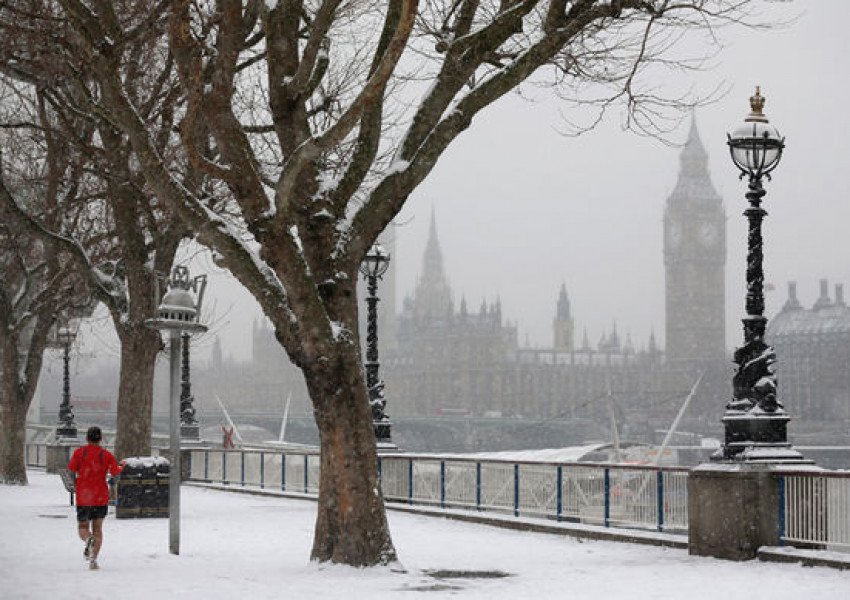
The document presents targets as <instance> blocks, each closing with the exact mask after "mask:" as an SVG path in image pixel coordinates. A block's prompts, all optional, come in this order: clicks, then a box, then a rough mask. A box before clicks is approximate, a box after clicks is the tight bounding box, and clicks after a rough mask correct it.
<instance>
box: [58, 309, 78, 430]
mask: <svg viewBox="0 0 850 600" xmlns="http://www.w3.org/2000/svg"><path fill="white" fill-rule="evenodd" d="M73 323H74V321H73V320H71V319H65V320H64V321H63V324H62V325H61V326H59V325H58V323H57V328H56V343H57V345H58V346H59V347H61V348H62V352H63V355H62V365H63V367H62V402H61V403H60V404H59V422H58V424H57V426H56V437H57V438H59V439H60V440H61V439H76V438H77V425H76V423H74V407H73V406H72V405H71V374H70V362H71V345H72V344H73V343H74V340H75V339H77V329H76V327H74V326H73ZM77 325H79V323H77Z"/></svg>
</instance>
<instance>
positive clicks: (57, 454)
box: [44, 443, 72, 473]
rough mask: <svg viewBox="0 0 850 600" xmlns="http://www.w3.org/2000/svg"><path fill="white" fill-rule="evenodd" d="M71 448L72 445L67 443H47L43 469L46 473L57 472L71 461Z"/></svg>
mask: <svg viewBox="0 0 850 600" xmlns="http://www.w3.org/2000/svg"><path fill="white" fill-rule="evenodd" d="M71 450H72V446H71V445H69V444H62V443H59V444H48V445H47V463H46V465H45V469H44V470H45V471H47V472H48V473H58V472H59V470H60V469H64V468H65V467H67V466H68V463H69V462H71Z"/></svg>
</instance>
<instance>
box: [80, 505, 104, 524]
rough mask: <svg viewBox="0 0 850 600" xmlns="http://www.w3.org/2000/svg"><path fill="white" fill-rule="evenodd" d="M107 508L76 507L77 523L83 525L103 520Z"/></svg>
mask: <svg viewBox="0 0 850 600" xmlns="http://www.w3.org/2000/svg"><path fill="white" fill-rule="evenodd" d="M107 510H109V506H108V505H106V504H104V505H103V506H78V507H77V522H78V523H85V522H86V521H94V520H95V519H105V518H106V511H107Z"/></svg>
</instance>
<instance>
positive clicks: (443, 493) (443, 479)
mask: <svg viewBox="0 0 850 600" xmlns="http://www.w3.org/2000/svg"><path fill="white" fill-rule="evenodd" d="M445 507H446V461H444V460H441V461H440V508H445Z"/></svg>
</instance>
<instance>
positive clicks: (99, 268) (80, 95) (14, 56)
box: [0, 0, 201, 457]
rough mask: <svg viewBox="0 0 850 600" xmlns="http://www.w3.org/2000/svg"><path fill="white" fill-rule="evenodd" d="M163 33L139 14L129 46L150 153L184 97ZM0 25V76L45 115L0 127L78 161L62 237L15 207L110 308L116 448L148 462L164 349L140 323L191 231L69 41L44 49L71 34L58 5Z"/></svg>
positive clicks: (5, 14)
mask: <svg viewBox="0 0 850 600" xmlns="http://www.w3.org/2000/svg"><path fill="white" fill-rule="evenodd" d="M142 25H143V26H142ZM164 25H165V20H164V18H163V17H162V16H159V18H157V17H156V14H153V18H150V19H146V18H144V17H141V20H140V29H139V30H138V31H137V32H136V33H135V34H134V35H132V36H128V38H129V39H128V40H127V43H126V45H125V53H126V56H127V61H126V63H125V65H124V71H123V73H122V75H123V76H124V78H125V80H126V84H125V92H126V93H128V94H130V96H131V98H132V101H133V103H134V105H136V106H137V107H138V115H139V117H140V118H142V119H143V120H145V122H146V127H147V128H148V131H149V132H150V133H151V135H152V136H153V138H154V139H155V148H156V151H157V152H158V153H159V154H160V155H161V156H169V155H170V154H172V153H171V147H172V146H173V145H174V143H175V142H176V141H177V138H176V135H175V133H174V119H175V116H176V115H177V114H178V113H179V111H180V98H179V92H178V91H177V90H176V85H175V84H176V74H175V72H174V68H173V63H172V60H171V59H170V57H169V55H168V50H167V44H166V41H165V39H164V36H163V34H164ZM0 27H2V28H3V32H4V34H5V35H4V39H5V41H4V43H2V44H0V56H2V62H0V73H2V74H3V77H4V79H5V82H6V84H7V85H8V86H9V87H14V88H16V89H17V90H18V92H19V94H20V95H24V96H25V95H27V94H28V95H31V96H38V98H39V100H40V102H39V105H40V107H41V112H42V113H43V118H42V119H41V121H40V122H39V123H34V122H25V121H24V120H22V119H20V118H18V117H17V115H16V113H14V112H10V111H6V118H5V119H3V123H0V127H3V126H5V127H14V128H15V129H18V130H26V131H28V133H29V139H30V140H31V142H32V143H34V144H46V143H50V142H51V141H52V143H54V144H62V146H63V147H64V148H65V149H66V150H67V151H68V152H71V153H72V154H73V155H74V156H75V157H77V159H78V161H79V163H80V164H81V165H82V168H81V169H80V170H79V171H78V172H77V176H78V177H79V180H78V181H77V182H76V184H77V187H78V189H80V190H85V191H84V193H80V194H78V198H77V202H76V203H74V204H73V205H72V204H70V203H67V202H66V203H64V204H63V210H64V211H65V222H64V223H65V225H66V226H65V228H64V231H59V230H57V229H54V228H51V227H49V226H46V225H45V223H44V221H43V220H42V219H41V218H40V215H38V214H37V213H36V212H33V211H32V210H27V209H26V208H25V207H22V206H14V207H11V210H13V211H16V212H17V213H18V217H19V218H20V219H21V222H22V223H23V224H25V226H27V227H28V228H29V230H30V232H31V233H32V234H33V235H41V236H43V237H45V239H49V238H52V241H51V243H57V244H59V245H60V246H61V247H63V248H64V250H65V251H67V252H69V253H70V255H71V256H72V257H73V258H74V260H75V261H76V262H77V264H78V266H79V267H80V268H81V269H82V270H83V272H85V273H86V274H87V277H88V278H89V279H90V284H91V289H92V290H93V293H94V295H95V298H96V299H97V300H98V301H100V302H102V303H103V304H104V305H105V306H106V307H107V309H108V310H109V312H110V315H111V317H112V322H113V324H114V326H115V330H116V332H117V335H118V338H119V340H120V343H121V362H120V365H121V366H120V369H121V370H120V377H119V389H118V408H117V433H116V449H115V452H116V455H118V456H119V457H126V456H137V455H147V454H150V450H151V433H152V414H153V377H154V367H155V362H156V357H157V353H158V352H159V350H160V348H161V341H160V337H159V334H158V333H157V332H156V331H154V330H152V329H151V328H149V327H147V326H146V325H145V321H146V320H147V319H150V318H152V317H154V316H155V311H156V305H155V303H156V299H155V298H154V291H155V289H156V279H157V277H158V276H159V275H160V274H164V273H168V272H169V271H170V268H171V265H172V262H173V260H174V256H175V253H176V250H177V247H178V244H179V243H180V241H181V240H182V239H183V238H184V237H187V236H188V234H189V231H188V229H187V228H186V226H185V225H184V224H183V223H182V221H180V220H179V219H175V218H173V213H172V211H170V210H169V209H168V207H167V206H165V205H164V204H163V203H162V202H160V201H159V200H158V199H157V198H156V195H155V194H154V193H153V191H152V190H151V188H150V187H149V186H147V184H146V183H145V180H144V177H143V176H142V174H141V173H140V172H139V170H138V168H137V161H136V160H135V157H134V155H133V151H132V149H131V148H130V146H129V143H128V140H127V138H126V136H124V135H122V133H121V131H120V130H119V129H117V128H116V127H114V125H113V124H112V123H110V121H109V120H108V119H105V118H103V116H102V115H101V114H100V113H99V112H98V110H97V106H98V101H99V91H98V86H97V84H96V82H95V81H93V78H92V75H91V72H90V69H91V67H92V65H91V63H90V62H89V61H87V60H85V58H84V57H78V56H74V55H73V54H72V53H69V46H68V45H67V44H65V43H58V44H53V43H51V41H52V40H57V39H58V40H63V39H64V38H65V37H67V36H69V35H72V33H71V32H70V31H69V30H68V29H67V24H66V23H65V22H64V20H63V19H62V18H61V12H59V7H58V5H56V4H55V3H53V2H42V1H40V0H32V1H26V2H19V3H16V5H15V7H14V8H12V7H3V8H0ZM172 155H173V154H172ZM169 166H170V168H172V169H173V172H174V174H175V177H180V181H181V183H182V184H183V185H185V186H186V188H187V189H189V190H192V193H199V185H200V182H201V179H200V177H197V176H195V174H194V173H193V169H192V168H191V166H190V165H188V164H187V163H186V161H183V162H182V165H181V163H180V162H179V161H177V160H173V161H171V162H170V163H169ZM30 208H31V207H30ZM70 221H73V226H69V222H70ZM65 236H67V237H65ZM69 238H73V240H71V239H69Z"/></svg>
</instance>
